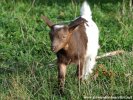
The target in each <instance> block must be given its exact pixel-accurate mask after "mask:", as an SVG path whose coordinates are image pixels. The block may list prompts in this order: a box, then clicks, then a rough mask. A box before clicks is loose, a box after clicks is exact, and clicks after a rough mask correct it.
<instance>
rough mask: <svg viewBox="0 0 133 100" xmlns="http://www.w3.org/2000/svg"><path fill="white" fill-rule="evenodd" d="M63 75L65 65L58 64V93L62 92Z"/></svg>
mask: <svg viewBox="0 0 133 100" xmlns="http://www.w3.org/2000/svg"><path fill="white" fill-rule="evenodd" d="M65 75H66V65H65V64H58V85H59V90H60V92H62V93H63V92H64V84H65Z"/></svg>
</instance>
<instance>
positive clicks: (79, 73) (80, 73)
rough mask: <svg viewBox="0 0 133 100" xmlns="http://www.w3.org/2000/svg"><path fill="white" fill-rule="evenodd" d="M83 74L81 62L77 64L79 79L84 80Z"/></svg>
mask: <svg viewBox="0 0 133 100" xmlns="http://www.w3.org/2000/svg"><path fill="white" fill-rule="evenodd" d="M82 74H83V62H80V63H79V64H78V65H77V76H78V79H79V80H82Z"/></svg>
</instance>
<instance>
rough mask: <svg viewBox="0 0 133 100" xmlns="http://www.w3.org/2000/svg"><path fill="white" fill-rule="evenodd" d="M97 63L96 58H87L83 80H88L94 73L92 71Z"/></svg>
mask: <svg viewBox="0 0 133 100" xmlns="http://www.w3.org/2000/svg"><path fill="white" fill-rule="evenodd" d="M95 63H96V61H95V56H90V57H87V58H86V61H85V65H84V73H83V79H85V80H86V79H87V78H88V76H89V75H90V74H91V73H92V72H93V71H92V69H93V68H94V65H95Z"/></svg>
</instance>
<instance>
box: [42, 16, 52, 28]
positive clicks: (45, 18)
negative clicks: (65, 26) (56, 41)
mask: <svg viewBox="0 0 133 100" xmlns="http://www.w3.org/2000/svg"><path fill="white" fill-rule="evenodd" d="M41 18H42V19H43V20H44V22H45V23H46V24H47V25H48V26H49V27H50V28H52V26H53V25H54V23H53V22H52V21H50V20H49V19H48V18H47V17H46V16H41Z"/></svg>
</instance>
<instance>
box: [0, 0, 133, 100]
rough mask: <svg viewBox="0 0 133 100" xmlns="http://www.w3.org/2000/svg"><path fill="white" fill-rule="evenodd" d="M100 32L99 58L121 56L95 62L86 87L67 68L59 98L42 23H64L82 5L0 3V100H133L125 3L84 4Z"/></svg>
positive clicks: (132, 20)
mask: <svg viewBox="0 0 133 100" xmlns="http://www.w3.org/2000/svg"><path fill="white" fill-rule="evenodd" d="M89 1H90V3H89V4H90V6H91V9H92V12H93V19H94V21H95V22H96V23H97V25H98V27H99V30H100V50H99V54H98V55H101V54H104V53H106V52H110V51H115V50H124V51H125V53H124V54H122V55H117V56H113V57H106V58H102V59H99V60H97V64H96V67H95V69H94V73H93V74H92V75H91V76H90V78H89V79H88V80H86V81H85V82H81V84H80V82H79V81H78V80H77V78H76V76H75V72H76V71H75V70H76V67H75V66H74V65H70V66H68V69H67V75H66V83H65V94H64V95H63V96H62V95H60V93H59V92H58V86H57V66H56V61H55V59H56V56H55V54H54V53H53V52H51V49H50V39H49V35H48V32H49V28H48V26H46V24H45V23H44V22H43V20H42V19H41V15H46V16H48V17H49V18H50V19H51V20H52V21H53V22H55V23H63V22H64V23H66V24H67V23H69V22H70V21H71V20H73V19H74V18H76V17H77V16H79V15H80V12H79V11H80V6H81V4H82V0H77V1H76V0H33V1H32V0H1V1H0V100H84V99H87V100H88V99H89V100H92V99H94V98H95V99H105V98H106V99H107V98H108V99H110V100H111V99H115V98H117V99H133V11H132V9H131V7H129V0H125V2H122V0H89Z"/></svg>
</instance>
